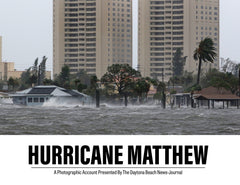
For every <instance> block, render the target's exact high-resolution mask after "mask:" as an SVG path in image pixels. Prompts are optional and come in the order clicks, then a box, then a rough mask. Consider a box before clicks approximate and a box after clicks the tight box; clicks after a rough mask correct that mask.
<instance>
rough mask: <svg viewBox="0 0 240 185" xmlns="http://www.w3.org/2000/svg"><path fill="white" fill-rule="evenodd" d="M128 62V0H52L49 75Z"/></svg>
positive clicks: (100, 70) (99, 72)
mask: <svg viewBox="0 0 240 185" xmlns="http://www.w3.org/2000/svg"><path fill="white" fill-rule="evenodd" d="M115 63H121V64H129V65H132V0H121V1H120V0H53V74H54V75H55V74H59V73H60V72H61V68H62V66H63V65H68V66H69V67H70V72H71V73H77V72H78V71H80V70H85V71H86V72H87V73H88V74H94V75H95V74H96V75H97V77H98V78H101V77H102V75H103V74H104V73H105V72H106V70H107V67H108V66H110V65H112V64H115Z"/></svg>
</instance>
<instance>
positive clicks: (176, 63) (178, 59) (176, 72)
mask: <svg viewBox="0 0 240 185" xmlns="http://www.w3.org/2000/svg"><path fill="white" fill-rule="evenodd" d="M186 58H187V57H186V56H185V57H183V53H182V50H181V49H179V48H178V49H177V50H176V52H175V53H174V55H173V76H182V75H183V71H184V65H185V63H186Z"/></svg>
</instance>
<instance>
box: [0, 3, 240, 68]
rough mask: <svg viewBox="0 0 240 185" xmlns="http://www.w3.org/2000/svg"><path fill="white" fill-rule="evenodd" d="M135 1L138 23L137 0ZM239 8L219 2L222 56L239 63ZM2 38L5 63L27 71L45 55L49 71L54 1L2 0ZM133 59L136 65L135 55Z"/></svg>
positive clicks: (239, 5) (236, 5)
mask: <svg viewBox="0 0 240 185" xmlns="http://www.w3.org/2000/svg"><path fill="white" fill-rule="evenodd" d="M133 2H134V3H133V7H134V8H135V10H134V12H135V15H134V19H135V20H136V12H137V11H136V2H137V0H133ZM239 8H240V1H239V0H220V20H221V23H220V56H221V57H224V58H231V59H232V60H236V61H238V62H240V46H239V43H240V35H239V34H240V24H239V19H240V14H239ZM135 22H136V21H135ZM135 28H136V25H135ZM134 33H136V31H134ZM0 35H1V36H2V37H3V60H4V61H9V62H15V68H16V69H18V70H24V69H26V68H28V67H29V66H31V65H32V64H33V62H34V60H35V58H37V57H39V58H42V57H43V56H47V57H48V62H47V68H48V69H49V70H50V69H52V0H0ZM135 38H136V35H135ZM134 40H136V39H134ZM136 48H137V47H136V43H135V47H134V49H135V51H136ZM134 60H135V61H134V66H136V52H134Z"/></svg>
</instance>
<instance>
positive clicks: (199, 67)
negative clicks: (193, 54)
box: [197, 59, 202, 85]
mask: <svg viewBox="0 0 240 185" xmlns="http://www.w3.org/2000/svg"><path fill="white" fill-rule="evenodd" d="M201 68H202V59H199V64H198V76H197V85H199V82H200V75H201Z"/></svg>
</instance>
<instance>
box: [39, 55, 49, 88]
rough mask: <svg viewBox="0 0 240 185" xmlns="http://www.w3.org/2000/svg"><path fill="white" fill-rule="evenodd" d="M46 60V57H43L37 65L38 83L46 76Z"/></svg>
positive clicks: (41, 82) (40, 83)
mask: <svg viewBox="0 0 240 185" xmlns="http://www.w3.org/2000/svg"><path fill="white" fill-rule="evenodd" d="M46 61H47V57H45V56H44V57H43V59H42V62H41V63H40V65H39V67H38V68H39V69H38V85H42V84H43V80H44V79H45V77H46Z"/></svg>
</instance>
